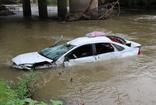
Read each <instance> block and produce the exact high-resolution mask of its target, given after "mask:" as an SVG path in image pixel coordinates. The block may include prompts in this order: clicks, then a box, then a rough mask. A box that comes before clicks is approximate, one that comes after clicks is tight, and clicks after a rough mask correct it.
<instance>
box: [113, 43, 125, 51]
mask: <svg viewBox="0 0 156 105" xmlns="http://www.w3.org/2000/svg"><path fill="white" fill-rule="evenodd" d="M113 46H114V47H115V48H116V49H117V50H118V51H123V50H124V49H125V48H124V47H122V46H119V45H117V44H113Z"/></svg>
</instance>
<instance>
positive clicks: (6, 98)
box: [0, 71, 63, 105]
mask: <svg viewBox="0 0 156 105" xmlns="http://www.w3.org/2000/svg"><path fill="white" fill-rule="evenodd" d="M38 74H39V72H33V71H30V74H29V75H27V76H26V78H25V79H22V78H20V79H19V81H18V82H17V83H15V82H13V81H4V80H0V105H27V104H26V103H28V105H48V104H46V103H44V102H40V103H39V102H38V101H36V100H32V99H31V98H29V97H32V95H33V93H34V91H35V89H34V88H33V83H34V81H35V80H36V77H37V75H38ZM50 101H51V103H52V105H63V102H61V101H53V100H50Z"/></svg>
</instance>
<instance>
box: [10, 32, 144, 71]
mask: <svg viewBox="0 0 156 105" xmlns="http://www.w3.org/2000/svg"><path fill="white" fill-rule="evenodd" d="M93 33H94V34H90V33H89V34H87V36H86V37H80V38H76V39H74V40H71V41H69V42H67V43H65V44H63V45H59V46H56V45H57V44H58V42H59V41H60V40H61V39H62V37H63V36H61V37H60V38H59V40H58V41H57V42H56V43H55V44H54V45H53V46H51V47H49V48H46V49H43V50H41V51H39V52H31V53H26V54H21V55H18V56H16V57H15V58H13V59H12V61H13V67H15V68H18V69H28V70H29V69H39V68H49V67H57V66H61V65H62V66H72V65H75V64H82V63H87V62H98V61H102V60H106V59H112V58H123V57H127V56H133V55H140V53H141V52H140V47H141V45H140V44H138V43H136V42H133V41H128V40H124V39H122V38H120V37H117V36H108V35H106V34H96V32H93Z"/></svg>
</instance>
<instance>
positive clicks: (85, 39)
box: [67, 36, 112, 46]
mask: <svg viewBox="0 0 156 105" xmlns="http://www.w3.org/2000/svg"><path fill="white" fill-rule="evenodd" d="M103 42H107V43H110V42H112V41H111V40H110V39H109V38H107V37H106V36H99V37H93V38H89V37H80V38H76V39H74V40H71V41H69V42H67V44H71V45H76V46H78V45H85V44H92V43H103Z"/></svg>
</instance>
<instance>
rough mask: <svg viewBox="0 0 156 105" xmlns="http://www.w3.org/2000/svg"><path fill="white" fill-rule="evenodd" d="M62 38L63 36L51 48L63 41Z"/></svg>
mask: <svg viewBox="0 0 156 105" xmlns="http://www.w3.org/2000/svg"><path fill="white" fill-rule="evenodd" d="M62 38H63V35H61V36H60V37H59V39H58V40H57V41H56V42H55V43H54V44H53V45H52V46H50V47H54V46H56V45H57V44H58V43H59V42H60V41H61V40H62Z"/></svg>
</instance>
